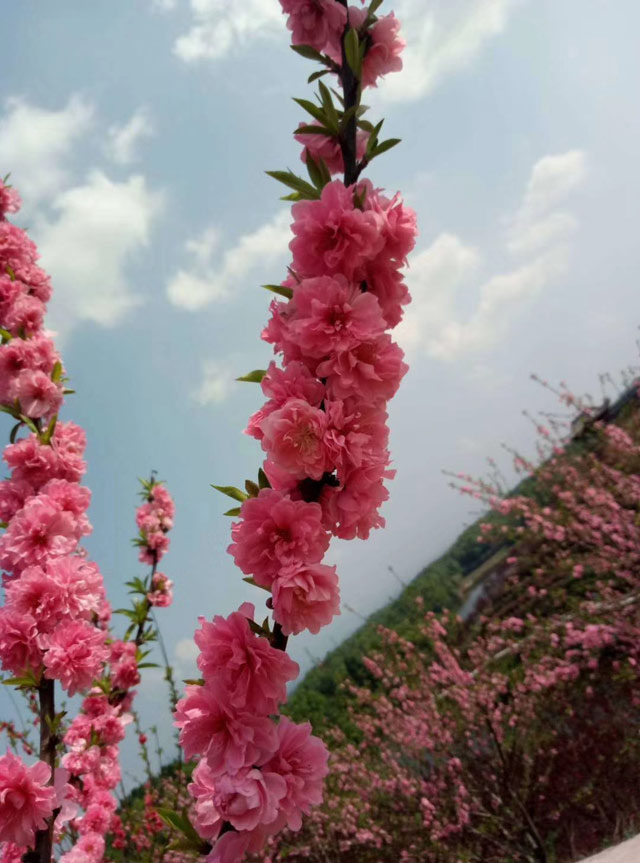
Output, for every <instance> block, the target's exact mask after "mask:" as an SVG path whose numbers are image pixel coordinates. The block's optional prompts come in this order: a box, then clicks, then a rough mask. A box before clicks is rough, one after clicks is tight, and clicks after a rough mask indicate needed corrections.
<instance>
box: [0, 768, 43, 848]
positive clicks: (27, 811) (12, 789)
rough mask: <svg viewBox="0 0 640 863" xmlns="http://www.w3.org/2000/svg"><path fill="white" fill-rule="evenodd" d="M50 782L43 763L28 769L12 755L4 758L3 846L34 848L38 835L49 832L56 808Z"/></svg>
mask: <svg viewBox="0 0 640 863" xmlns="http://www.w3.org/2000/svg"><path fill="white" fill-rule="evenodd" d="M50 778H51V768H50V767H49V766H48V765H47V764H45V763H44V762H43V761H38V762H36V763H35V764H34V765H33V766H32V767H27V766H26V765H25V764H23V763H22V761H21V760H20V759H19V758H18V757H17V756H15V755H14V754H13V753H12V752H7V754H6V755H3V756H2V757H1V758H0V842H15V843H16V844H17V845H28V846H32V845H33V841H34V838H35V832H36V831H37V830H43V829H44V828H45V826H46V819H47V818H50V817H51V815H52V814H53V810H54V809H55V808H56V804H57V800H56V792H55V790H54V788H53V787H52V786H51V785H49V784H48V783H49V780H50Z"/></svg>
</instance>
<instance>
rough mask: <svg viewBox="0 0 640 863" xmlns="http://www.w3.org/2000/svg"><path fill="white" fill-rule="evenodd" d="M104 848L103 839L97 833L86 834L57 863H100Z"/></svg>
mask: <svg viewBox="0 0 640 863" xmlns="http://www.w3.org/2000/svg"><path fill="white" fill-rule="evenodd" d="M104 846H105V843H104V839H103V837H102V836H101V835H100V834H99V833H86V834H85V835H84V836H81V837H80V838H79V839H78V841H77V842H76V844H75V845H74V846H73V848H72V849H71V851H67V853H66V854H63V855H62V857H60V861H59V863H100V861H101V860H102V859H103V857H104Z"/></svg>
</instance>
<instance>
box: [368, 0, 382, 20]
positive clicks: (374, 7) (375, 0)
mask: <svg viewBox="0 0 640 863" xmlns="http://www.w3.org/2000/svg"><path fill="white" fill-rule="evenodd" d="M383 2H384V0H371V3H369V8H368V9H367V20H366V21H365V24H367V25H368V24H372V23H373V21H374V19H375V15H376V12H377V11H378V9H379V8H380V7H381V6H382V3H383Z"/></svg>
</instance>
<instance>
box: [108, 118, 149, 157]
mask: <svg viewBox="0 0 640 863" xmlns="http://www.w3.org/2000/svg"><path fill="white" fill-rule="evenodd" d="M107 134H108V142H107V147H106V149H107V155H108V156H109V158H110V159H112V160H113V161H114V162H115V163H116V164H117V165H130V164H131V162H134V161H135V160H136V159H137V158H138V154H137V148H138V144H139V143H140V141H141V140H142V139H143V138H149V137H150V136H151V135H153V124H152V122H151V118H150V116H149V113H148V112H147V111H146V110H145V109H144V108H139V109H138V110H137V111H136V112H135V114H133V115H132V117H131V119H130V120H129V121H128V122H127V123H125V124H124V126H111V128H110V129H109V131H108V133H107Z"/></svg>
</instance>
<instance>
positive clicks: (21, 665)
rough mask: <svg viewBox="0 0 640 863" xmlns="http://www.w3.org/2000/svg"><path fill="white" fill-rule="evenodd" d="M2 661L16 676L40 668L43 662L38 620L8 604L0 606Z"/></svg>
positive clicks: (0, 648)
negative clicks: (39, 642)
mask: <svg viewBox="0 0 640 863" xmlns="http://www.w3.org/2000/svg"><path fill="white" fill-rule="evenodd" d="M0 663H1V664H2V668H3V669H4V670H5V671H9V672H10V673H11V674H13V675H15V676H16V677H20V676H21V675H22V674H24V672H25V671H29V670H38V669H39V667H40V665H41V663H42V652H41V650H40V648H39V645H38V629H37V626H36V621H35V620H34V619H33V617H31V615H30V614H25V613H24V612H21V611H14V610H13V609H12V608H10V607H8V606H5V607H4V608H0Z"/></svg>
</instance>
